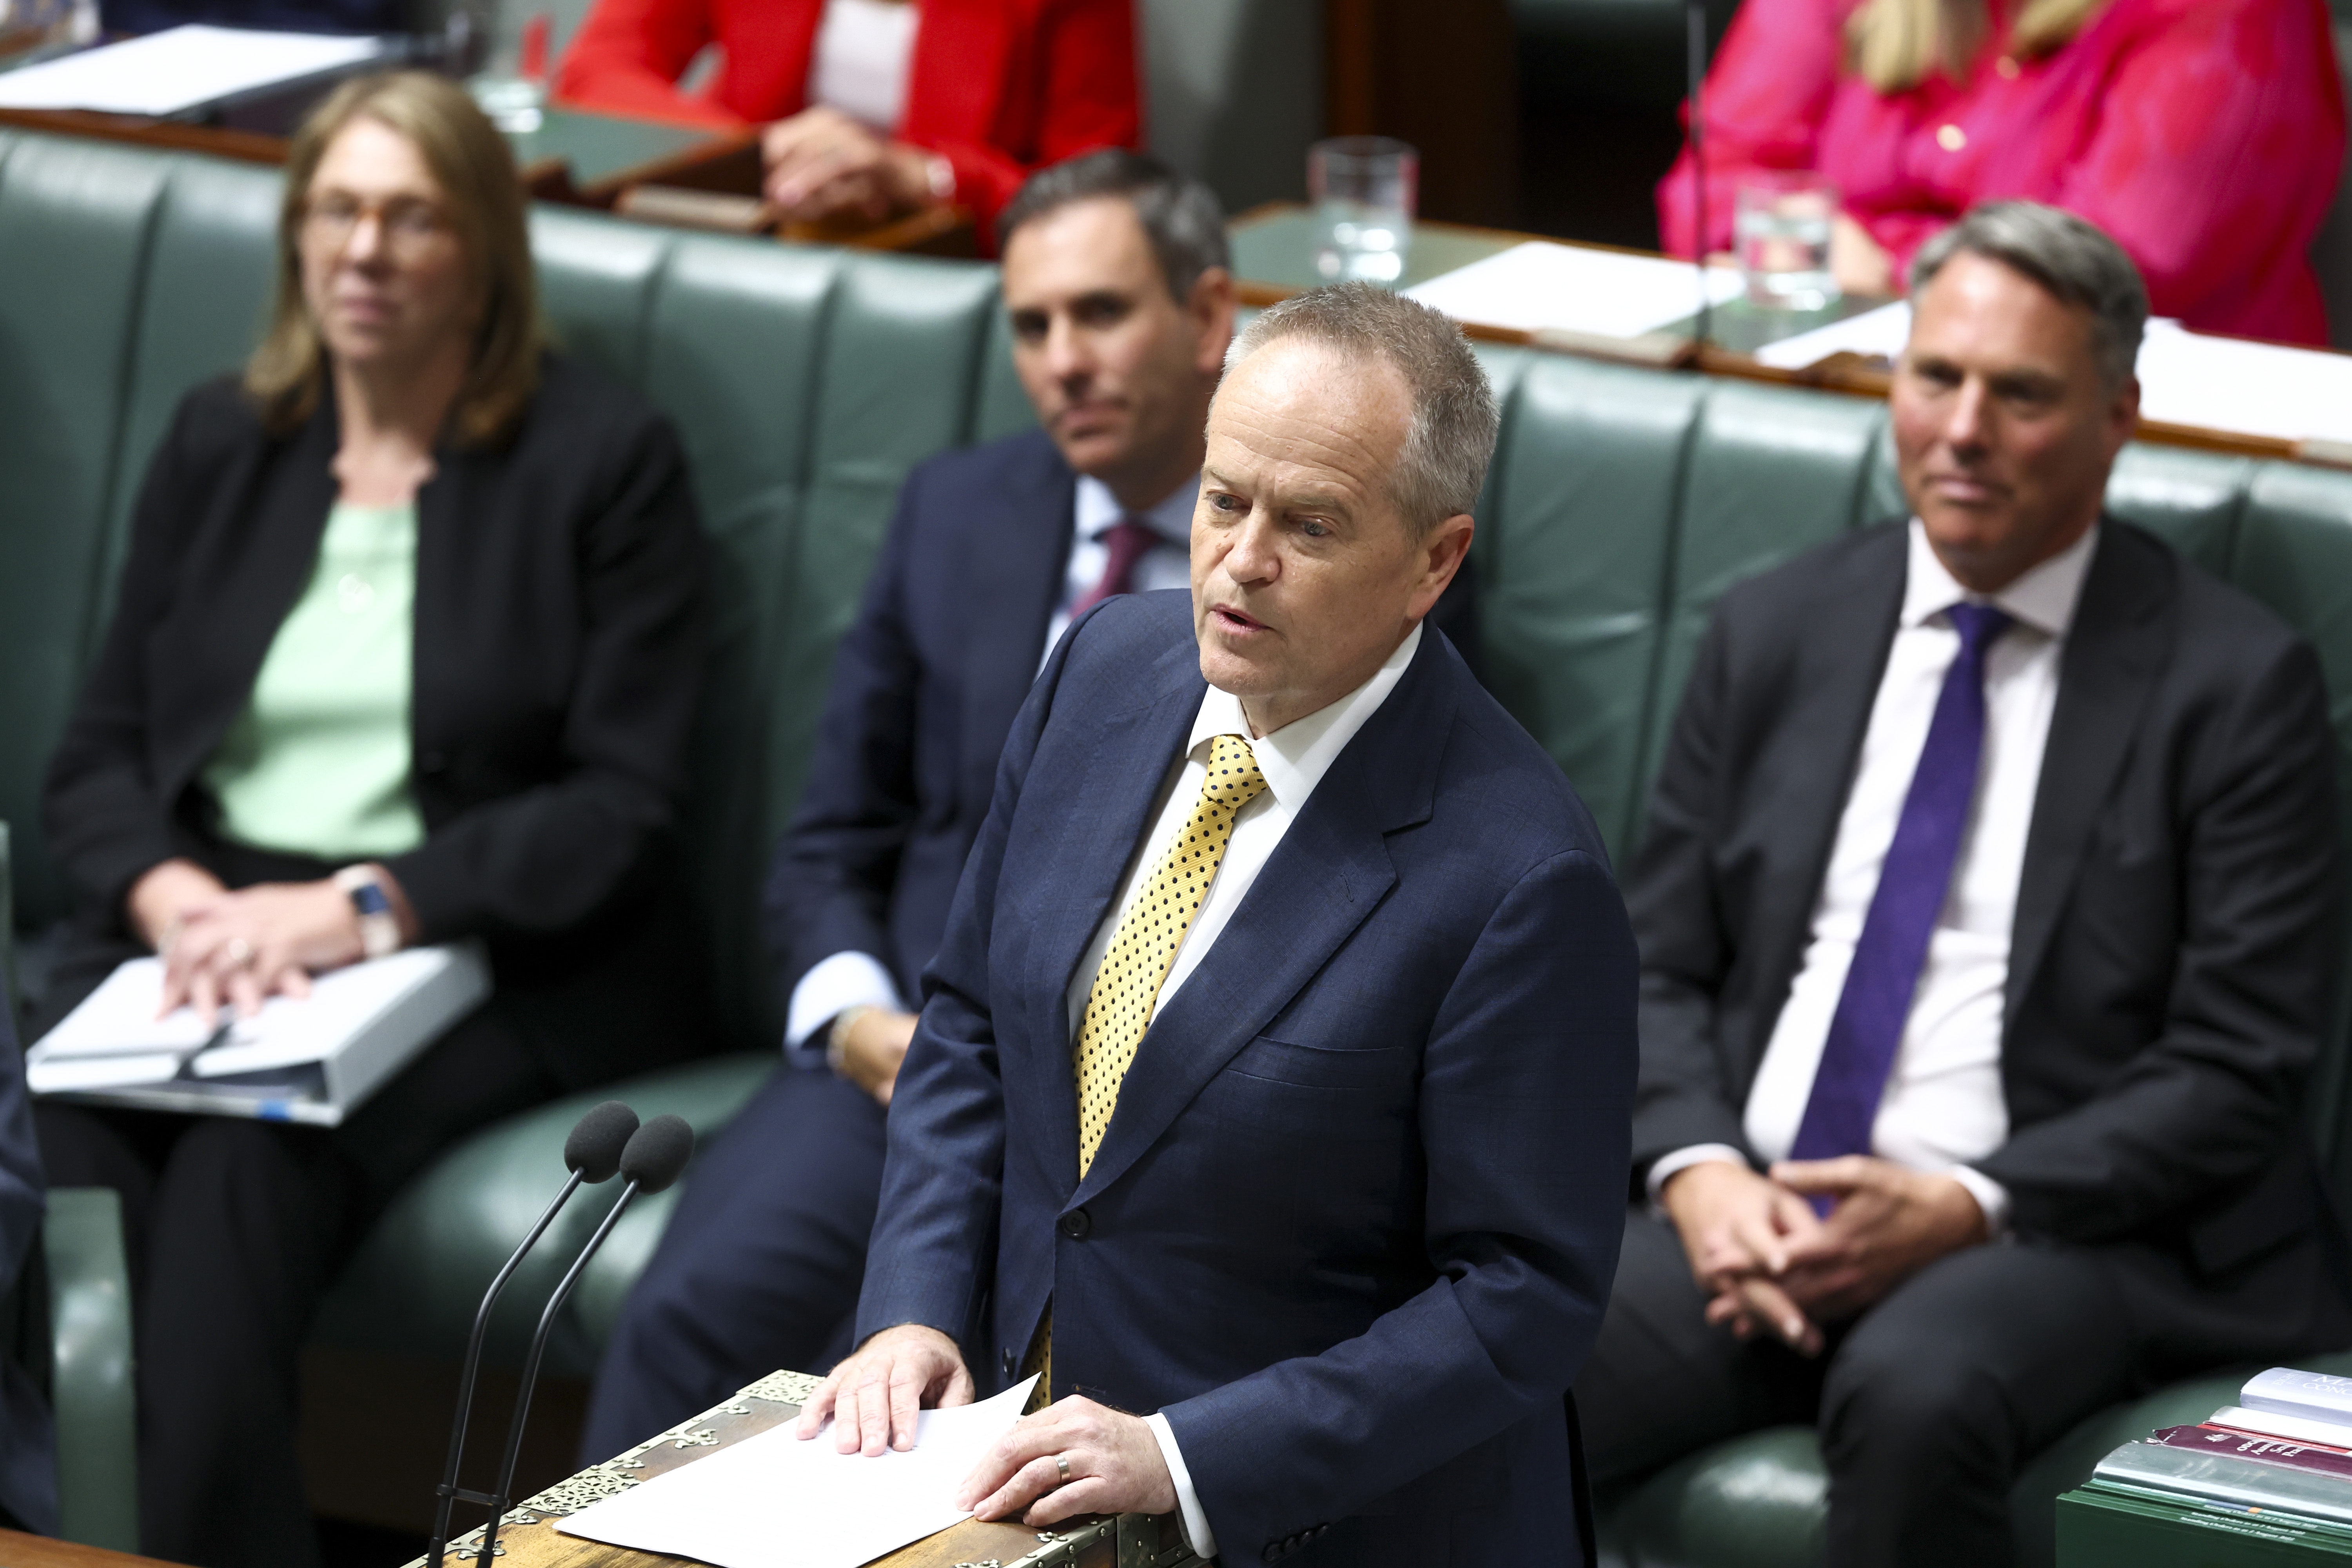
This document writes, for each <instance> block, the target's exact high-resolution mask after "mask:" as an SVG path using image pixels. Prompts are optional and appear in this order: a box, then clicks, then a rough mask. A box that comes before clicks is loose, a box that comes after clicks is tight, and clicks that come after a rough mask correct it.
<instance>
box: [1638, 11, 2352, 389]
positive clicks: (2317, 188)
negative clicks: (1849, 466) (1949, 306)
mask: <svg viewBox="0 0 2352 1568" xmlns="http://www.w3.org/2000/svg"><path fill="white" fill-rule="evenodd" d="M1704 147H1705V151H1706V180H1705V182H1704V187H1703V188H1704V189H1705V190H1706V198H1707V212H1706V215H1705V217H1704V220H1703V221H1702V220H1701V218H1700V216H1699V215H1698V214H1697V213H1696V210H1695V207H1696V195H1695V192H1696V188H1699V182H1698V181H1696V179H1695V177H1694V167H1693V160H1692V155H1691V153H1690V152H1689V150H1688V149H1685V152H1684V153H1683V155H1682V158H1681V160H1680V161H1679V162H1678V163H1675V167H1674V170H1673V172H1672V173H1670V174H1668V175H1667V176H1666V178H1665V180H1664V183H1663V184H1660V185H1659V187H1658V226H1659V231H1660V235H1661V237H1662V238H1663V240H1664V246H1665V247H1666V248H1667V249H1669V250H1671V251H1675V252H1676V253H1677V254H1680V255H1685V256H1689V255H1694V254H1696V252H1697V251H1698V250H1699V249H1700V248H1701V247H1704V248H1705V249H1706V250H1708V251H1722V250H1728V249H1730V248H1731V229H1732V213H1733V203H1734V201H1735V200H1736V195H1737V192H1738V187H1739V185H1740V184H1741V182H1742V180H1743V179H1746V178H1752V177H1755V176H1756V175H1757V174H1759V171H1763V170H1785V169H1793V170H1809V171H1813V172H1816V173H1818V174H1822V175H1824V176H1826V177H1827V178H1828V179H1829V180H1830V181H1832V182H1833V183H1834V184H1835V185H1836V186H1837V188H1838V191H1839V195H1840V199H1841V203H1842V210H1841V211H1840V213H1839V216H1838V217H1837V219H1836V224H1835V230H1834V233H1833V237H1832V260H1833V264H1834V268H1835V270H1836V272H1837V276H1838V281H1839V283H1840V285H1841V286H1842V287H1843V288H1844V289H1846V290H1847V291H1848V292H1850V293H1860V294H1895V293H1898V292H1900V291H1901V290H1902V286H1903V280H1904V278H1905V276H1906V270H1907V268H1909V266H1910V261H1911V257H1912V255H1913V253H1914V252H1916V250H1917V249H1918V247H1920V245H1921V244H1923V243H1924V242H1925V241H1926V240H1927V238H1928V237H1929V236H1931V235H1933V234H1935V233H1936V232H1937V231H1938V230H1939V229H1942V228H1944V227H1946V226H1948V225H1950V224H1951V223H1953V222H1954V221H1955V220H1957V219H1958V217H1959V216H1960V215H1961V214H1963V213H1965V212H1967V211H1968V210H1969V208H1970V207H1972V206H1975V205H1978V204H1979V203H1982V202H1990V201H2000V200H2007V199H2011V198H2024V199H2026V200H2030V201H2036V202H2042V203H2045V204H2047V205H2052V206H2057V207H2063V208H2064V209H2065V210H2067V211H2069V212H2072V213H2074V214H2075V215H2076V216H2080V217H2084V218H2087V219H2089V220H2090V221H2091V222H2092V223H2094V224H2095V225H2097V226H2099V227H2100V228H2102V229H2104V230H2105V231H2106V232H2107V233H2108V234H2109V235H2111V236H2113V237H2115V238H2116V240H2117V241H2118V242H2119V243H2121V245H2122V246H2123V247H2124V249H2125V250H2126V252H2128V253H2129V255H2130V256H2131V258H2132V259H2133V261H2135V262H2136V263H2137V264H2138V267H2139V269H2140V271H2141V273H2142V274H2143V275H2144V276H2145V277H2146V278H2147V289H2148V294H2149V297H2150V302H2151V304H2152V306H2153V308H2154V310H2155V312H2156V314H2158V315H2159V316H2177V317H2179V318H2180V319H2181V320H2183V321H2186V322H2187V323H2188V324H2189V326H2190V327H2193V328H2196V329H2198V330H2200V331H2215V332H2232V333H2238V334H2242V335H2244V336H2249V337H2259V338H2273V339H2279V340H2283V341H2285V342H2305V343H2325V342H2326V341H2327V317H2326V309H2325V307H2324V306H2323V305H2322V303H2321V300H2320V292H2319V285H2318V281H2317V279H2315V277H2314V276H2313V274H2312V270H2311V266H2310V263H2309V261H2308V260H2307V259H2306V258H2305V252H2306V251H2307V250H2308V249H2309V247H2310V245H2311V239H2312V236H2313V235H2314V234H2315V233H2316V232H2317V231H2318V228H2319V225H2320V223H2321V221H2322V220H2323V219H2324V218H2325V217H2326V213H2327V208H2328V204H2329V203H2330V202H2331V201H2332V200H2333V199H2334V197H2335V194H2336V173H2337V169H2338V166H2339V165H2340V164H2341V163H2342V161H2343V153H2344V104H2343V97H2342V89H2341V86H2340V84H2339V83H2338V81H2337V79H2336V51H2335V47H2334V43H2333V40H2332V38H2331V37H2330V34H2329V28H2328V13H2327V7H2326V5H2325V3H2324V0H1862V3H1861V4H1859V5H1857V4H1855V0H1747V3H1746V4H1745V5H1742V6H1741V8H1740V10H1739V14H1738V16H1737V17H1736V18H1735V19H1734V20H1733V22H1732V25H1731V30H1730V32H1729V33H1728V34H1727V36H1726V37H1725V38H1724V42H1723V49H1722V53H1721V55H1720V56H1719V58H1717V61H1716V64H1715V68H1714V69H1713V71H1712V72H1711V73H1710V74H1709V75H1708V77H1707V82H1706V137H1705V139H1704Z"/></svg>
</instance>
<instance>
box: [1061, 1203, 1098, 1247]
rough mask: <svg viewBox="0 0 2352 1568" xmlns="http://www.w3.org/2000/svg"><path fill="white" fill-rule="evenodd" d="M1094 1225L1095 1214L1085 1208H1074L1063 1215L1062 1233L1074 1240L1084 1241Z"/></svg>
mask: <svg viewBox="0 0 2352 1568" xmlns="http://www.w3.org/2000/svg"><path fill="white" fill-rule="evenodd" d="M1094 1227H1095V1220H1094V1215H1090V1214H1088V1213H1087V1211H1086V1210H1084V1209H1072V1210H1071V1211H1070V1212H1069V1213H1067V1214H1066V1215H1063V1216H1062V1234H1063V1235H1064V1236H1066V1237H1069V1238H1070V1239H1071V1240H1072V1241H1084V1240H1085V1239H1086V1237H1087V1232H1088V1231H1091V1230H1092V1229H1094Z"/></svg>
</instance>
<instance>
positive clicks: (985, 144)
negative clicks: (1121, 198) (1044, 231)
mask: <svg viewBox="0 0 2352 1568" xmlns="http://www.w3.org/2000/svg"><path fill="white" fill-rule="evenodd" d="M905 3H907V4H909V5H917V6H918V7H919V13H918V16H917V19H916V24H915V29H914V41H913V45H912V58H911V59H910V60H909V61H908V66H907V71H906V92H905V98H904V108H903V110H902V112H901V113H900V116H899V118H898V123H897V124H896V125H895V126H892V127H889V128H888V130H887V133H886V132H884V131H883V130H881V129H877V128H876V127H873V126H871V125H868V124H866V123H863V122H861V121H858V120H857V119H856V118H853V117H852V116H851V115H849V114H846V113H843V112H841V111H840V110H836V109H833V108H829V107H826V106H824V105H822V104H813V103H812V101H811V100H812V91H811V89H812V85H813V80H814V66H815V62H816V54H817V37H818V29H819V26H821V25H822V24H823V23H824V20H825V11H826V8H827V4H828V0H599V3H598V4H597V5H596V6H595V7H594V9H593V10H592V11H591V12H590V13H589V14H588V17H587V20H586V21H585V22H584V23H583V25H582V26H581V29H580V33H579V36H578V37H576V38H575V39H574V40H573V41H572V47H571V48H570V50H569V51H567V52H566V54H565V56H564V58H563V62H562V66H561V68H559V70H558V72H557V76H556V84H555V92H556V97H557V98H558V99H559V100H562V102H565V103H568V104H572V105H576V106H579V107H582V108H589V109H602V110H617V111H619V112H622V113H627V114H642V115H651V116H655V117H658V118H665V119H674V120H689V121H701V122H705V123H709V124H715V125H727V126H740V125H743V124H756V125H765V126H767V127H768V131H767V133H766V140H765V143H764V147H763V151H764V153H765V156H766V163H767V195H768V197H769V199H770V200H771V201H773V202H775V203H776V205H778V206H780V207H782V209H783V210H784V212H785V215H786V216H788V217H792V218H796V219H813V218H817V217H824V216H831V215H833V214H835V213H840V212H844V211H863V212H865V213H866V214H867V215H868V216H874V217H879V216H882V215H883V214H884V213H886V212H887V211H889V210H892V209H897V208H905V207H911V206H915V205H921V204H922V203H924V202H927V201H930V200H934V199H939V198H941V197H951V198H952V199H953V200H955V201H956V202H958V203H960V204H961V205H963V206H965V207H968V208H970V209H971V211H972V213H973V214H974V215H975V216H976V217H977V218H978V220H979V224H980V229H981V233H982V237H983V243H985V242H986V240H988V239H991V238H992V237H993V235H992V230H993V226H994V222H995V217H996V213H997V209H998V208H1000V207H1002V206H1003V205H1004V204H1005V203H1006V202H1007V201H1009V200H1011V199H1012V196H1013V192H1014V191H1015V190H1017V189H1019V188H1020V185H1021V182H1022V181H1023V180H1024V179H1025V178H1027V177H1028V175H1029V174H1031V173H1032V172H1033V171H1034V170H1036V169H1039V168H1042V167H1044V166H1045V164H1048V163H1059V162H1061V161H1062V160H1063V159H1065V158H1068V157H1072V156H1074V155H1076V154H1077V153H1084V152H1088V151H1091V150H1092V149H1095V148H1097V147H1132V146H1135V145H1136V144H1137V142H1138V139H1139V131H1140V126H1141V115H1140V110H1139V105H1138V91H1137V86H1136V71H1135V16H1134V7H1133V4H1132V0H905ZM709 44H717V45H718V46H719V50H720V52H721V57H722V58H721V59H720V63H719V69H718V71H717V73H716V75H715V76H714V77H713V78H712V79H711V81H710V84H709V87H708V88H707V89H703V90H702V91H701V92H699V93H687V92H684V91H681V90H680V89H679V87H678V85H677V82H678V78H679V77H680V76H681V75H683V74H684V73H685V71H686V69H687V68H688V65H689V64H690V63H691V62H692V61H693V59H694V58H695V56H696V55H698V53H700V52H701V50H702V48H703V47H704V46H706V45H709Z"/></svg>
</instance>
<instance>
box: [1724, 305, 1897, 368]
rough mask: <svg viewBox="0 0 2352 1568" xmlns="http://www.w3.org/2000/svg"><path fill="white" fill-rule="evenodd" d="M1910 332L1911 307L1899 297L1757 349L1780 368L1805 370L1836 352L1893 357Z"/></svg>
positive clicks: (1759, 356) (1761, 357)
mask: <svg viewBox="0 0 2352 1568" xmlns="http://www.w3.org/2000/svg"><path fill="white" fill-rule="evenodd" d="M1910 336H1911V307H1910V306H1909V305H1908V304H1906V302H1904V301H1903V300H1896V301H1895V303H1893V304H1892V305H1881V306H1880V307H1879V308H1878V309H1877V310H1865V311H1864V312H1863V313H1862V314H1861V315H1859V316H1848V317H1847V318H1846V319H1845V320H1844V321H1832V322H1831V323H1830V324H1829V325H1828V326H1826V327H1815V328H1814V329H1813V330H1812V331H1810V332H1799V333H1798V334H1797V335H1796V336H1795V337H1793V338H1782V339H1781V340H1780V342H1777V343H1766V344H1765V345H1764V346H1763V347H1762V348H1760V349H1758V350H1757V351H1756V357H1757V359H1758V360H1759V362H1760V363H1765V364H1769V365H1776V366H1778V367H1779V368H1780V369H1781V370H1802V369H1804V368H1805V367H1806V366H1807V365H1814V364H1819V363H1822V361H1823V360H1825V359H1827V358H1829V357H1830V355H1832V354H1834V353H1858V354H1862V355H1864V356H1869V355H1873V354H1875V355H1879V356H1882V357H1884V358H1886V359H1893V358H1894V357H1895V355H1896V354H1899V353H1902V352H1903V344H1904V343H1905V342H1906V340H1908V339H1909V338H1910Z"/></svg>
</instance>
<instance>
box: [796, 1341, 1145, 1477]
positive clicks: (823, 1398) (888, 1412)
mask: <svg viewBox="0 0 2352 1568" xmlns="http://www.w3.org/2000/svg"><path fill="white" fill-rule="evenodd" d="M972 1392H973V1390H972V1382H971V1373H969V1372H967V1371H966V1370H964V1364H963V1354H962V1352H960V1351H958V1350H957V1349H956V1345H955V1342H954V1341H953V1340H951V1339H950V1338H948V1337H947V1335H945V1334H943V1333H941V1332H940V1331H939V1330H937V1329H928V1328H925V1327H924V1326H923V1325H922V1324H920V1323H901V1324H899V1325H898V1327H897V1328H895V1329H884V1330H883V1331H881V1332H879V1333H877V1334H875V1335H874V1336H872V1337H871V1338H869V1339H868V1340H867V1341H866V1342H865V1343H864V1344H862V1345H860V1346H858V1347H857V1350H856V1353H855V1354H853V1355H852V1356H851V1357H850V1358H849V1359H848V1360H847V1361H845V1362H843V1363H841V1364H840V1365H839V1366H837V1367H835V1368H834V1369H833V1374H832V1375H831V1376H829V1377H827V1378H826V1379H825V1380H824V1382H823V1383H820V1384H817V1385H816V1392H815V1393H814V1394H810V1395H809V1400H808V1403H807V1404H806V1405H802V1406H801V1418H800V1420H799V1422H798V1423H797V1424H795V1425H794V1426H793V1436H795V1437H799V1438H801V1439H803V1441H805V1440H806V1439H808V1438H811V1437H814V1436H816V1434H817V1428H818V1427H820V1426H823V1425H824V1418H825V1417H826V1416H827V1415H830V1416H832V1417H833V1418H834V1422H833V1436H834V1447H835V1448H836V1449H838V1450H839V1451H840V1452H842V1453H845V1454H848V1453H855V1452H856V1451H858V1450H859V1449H861V1448H862V1449H863V1450H864V1451H865V1453H866V1456H867V1457H868V1458H873V1457H875V1456H877V1455H879V1454H880V1453H881V1452H882V1450H883V1449H885V1448H896V1449H898V1451H899V1452H901V1453H904V1452H905V1451H906V1450H908V1449H909V1448H911V1447H914V1446H915V1414H916V1412H917V1411H919V1410H920V1409H922V1408H923V1407H924V1406H925V1405H931V1406H933V1407H938V1406H942V1405H970V1404H971V1399H972ZM1147 1440H1149V1439H1148V1437H1147Z"/></svg>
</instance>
